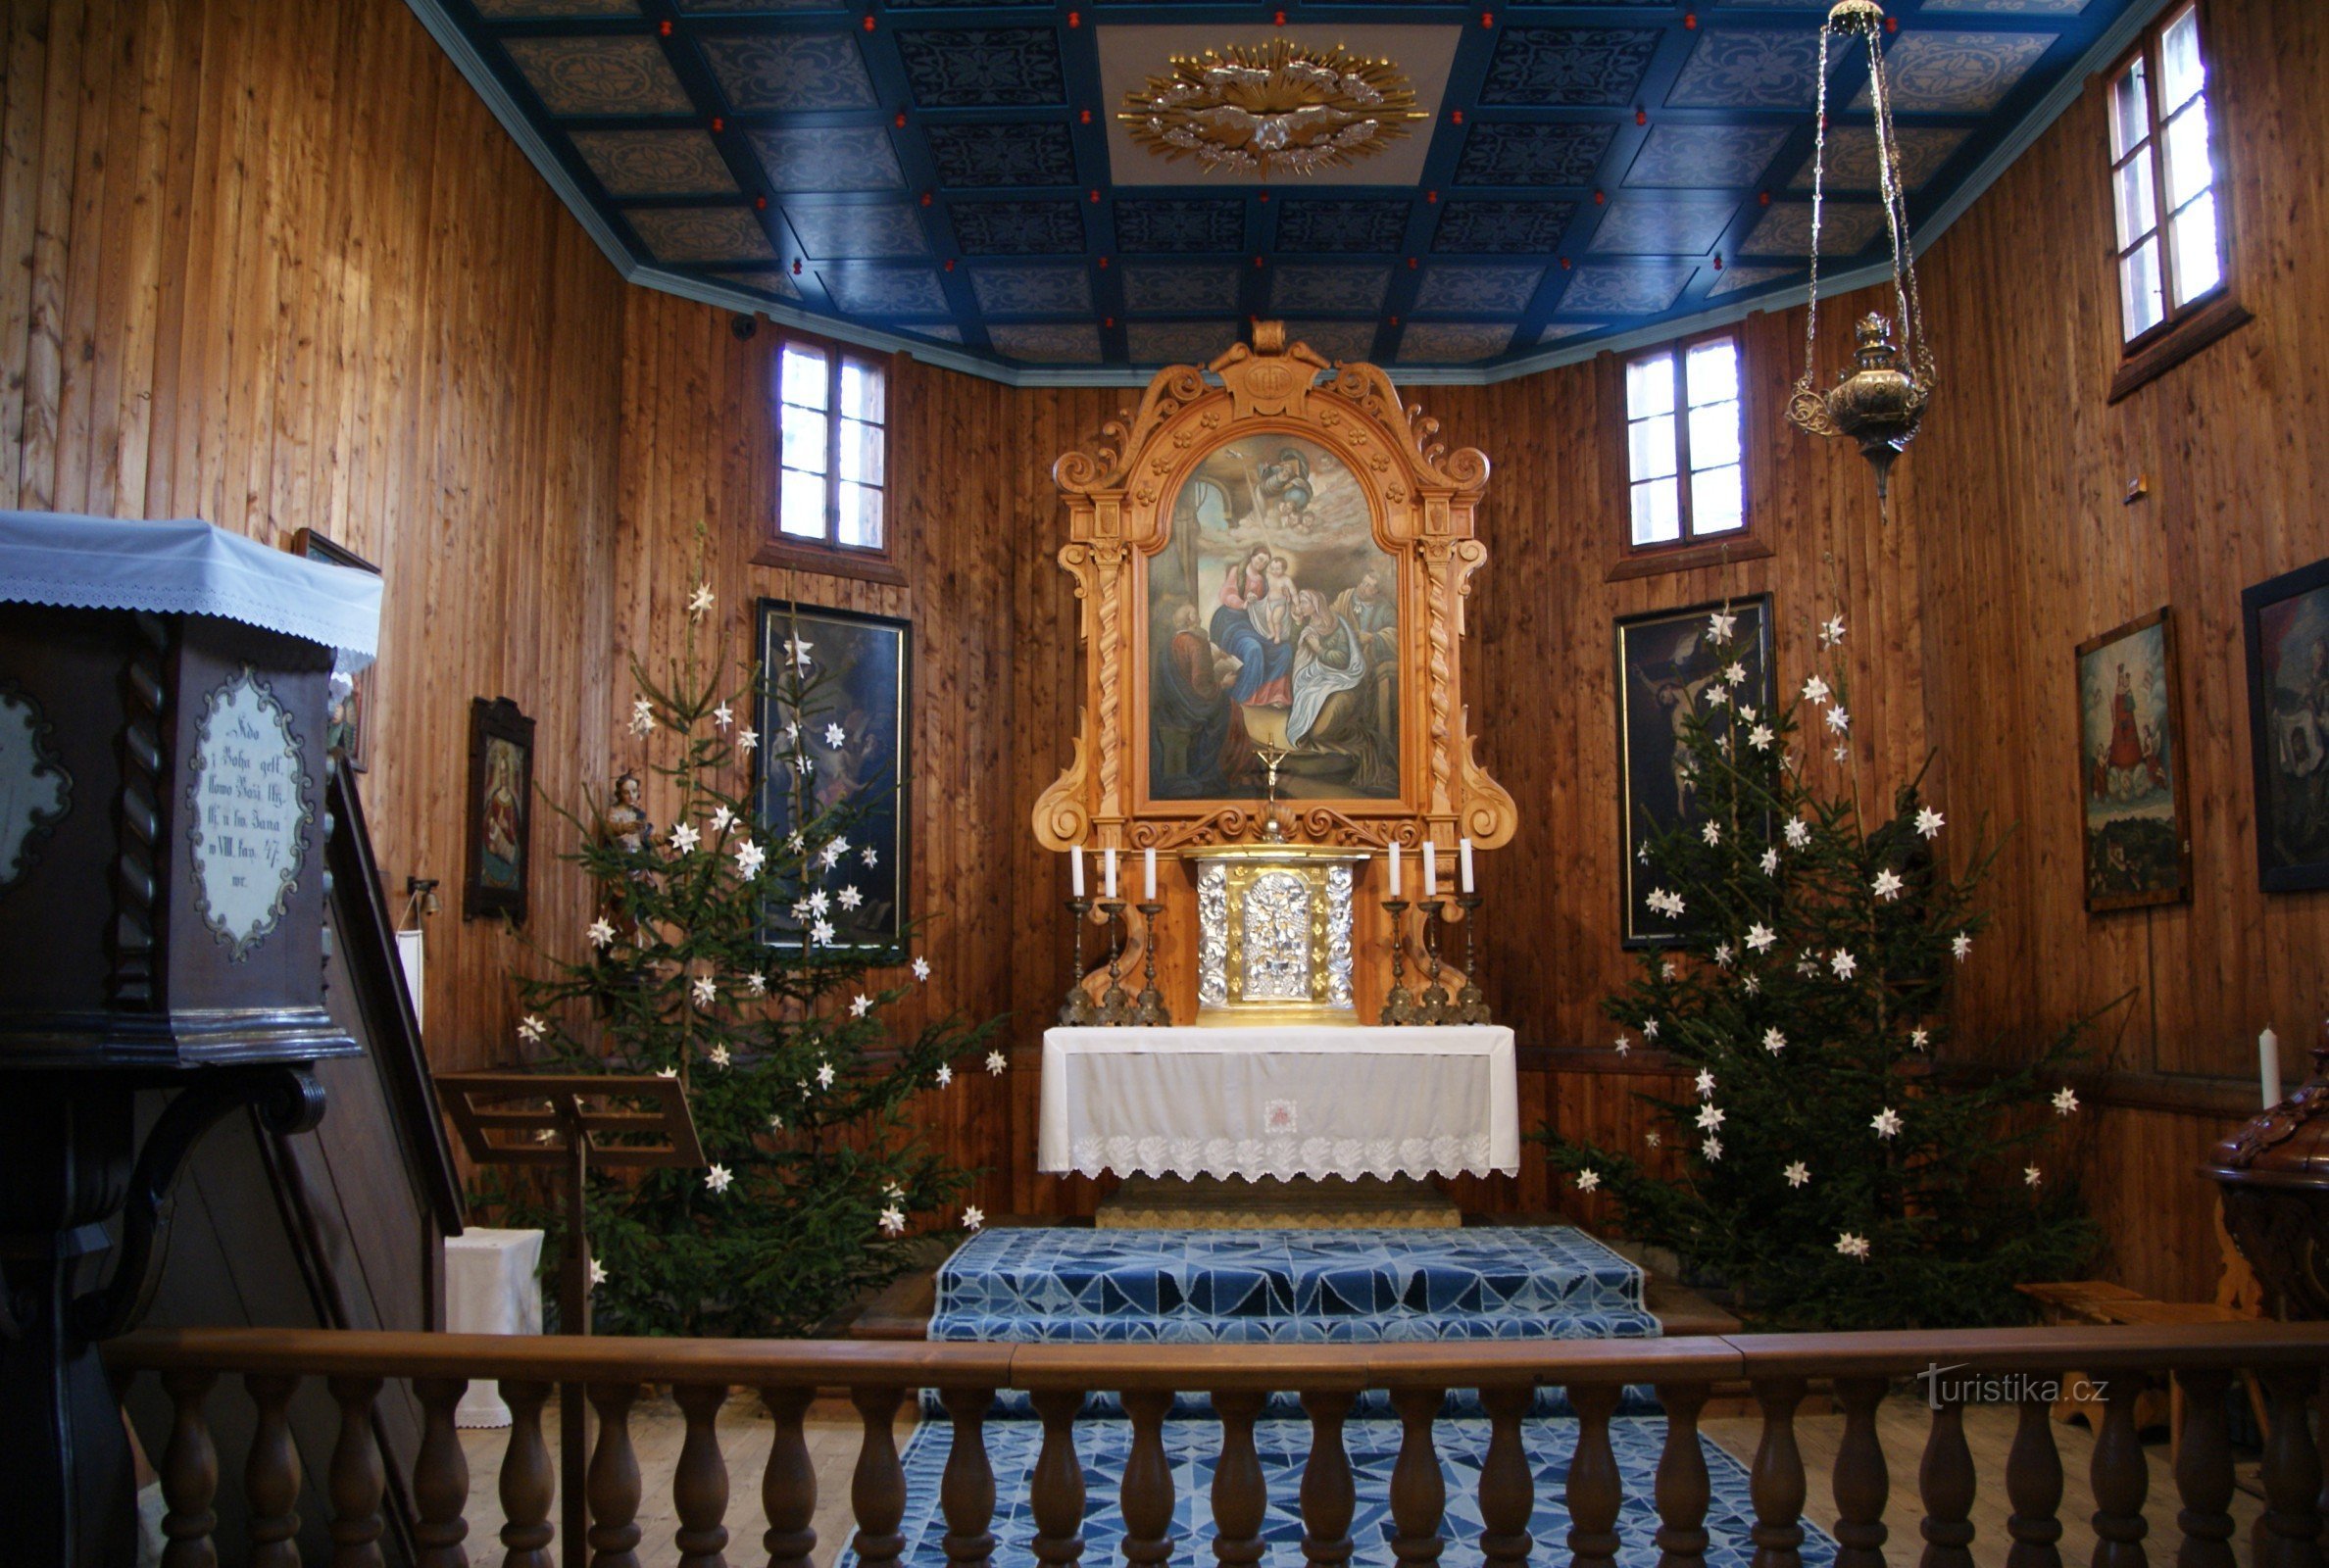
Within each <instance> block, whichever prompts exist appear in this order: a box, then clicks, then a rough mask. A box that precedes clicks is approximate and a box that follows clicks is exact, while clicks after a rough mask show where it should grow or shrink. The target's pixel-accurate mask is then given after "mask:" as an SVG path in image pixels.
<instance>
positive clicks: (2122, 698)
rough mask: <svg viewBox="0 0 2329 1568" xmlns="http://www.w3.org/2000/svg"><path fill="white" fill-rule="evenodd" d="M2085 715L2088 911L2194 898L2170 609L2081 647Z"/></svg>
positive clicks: (2083, 784) (2082, 717)
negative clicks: (2181, 778)
mask: <svg viewBox="0 0 2329 1568" xmlns="http://www.w3.org/2000/svg"><path fill="white" fill-rule="evenodd" d="M2078 712H2079V740H2080V746H2079V757H2080V767H2079V782H2080V785H2081V789H2080V791H2079V794H2080V799H2081V801H2082V803H2083V807H2084V816H2085V821H2084V828H2085V838H2086V903H2087V907H2088V908H2090V909H2124V908H2133V907H2140V906H2143V905H2149V904H2169V903H2173V902H2175V901H2176V900H2178V899H2182V898H2186V897H2188V896H2189V895H2190V891H2191V860H2190V855H2191V847H2190V845H2189V843H2188V842H2187V841H2186V839H2185V837H2184V823H2183V811H2182V808H2181V804H2180V800H2179V796H2180V794H2181V785H2180V781H2179V779H2178V777H2177V775H2178V774H2179V773H2181V772H2182V770H2183V760H2182V755H2181V754H2182V750H2183V734H2182V732H2181V728H2180V726H2179V724H2178V722H2177V718H2176V707H2175V626H2174V622H2173V621H2172V620H2171V619H2169V617H2168V613H2167V612H2166V611H2164V610H2159V611H2155V612H2153V613H2151V614H2148V615H2145V616H2143V617H2142V618H2141V619H2139V620H2132V621H2129V622H2128V623H2127V624H2126V625H2124V626H2119V627H2116V628H2114V629H2112V630H2110V631H2106V632H2105V633H2104V634H2103V635H2102V636H2100V637H2096V638H2092V639H2090V640H2089V641H2087V642H2084V643H2081V644H2079V647H2078Z"/></svg>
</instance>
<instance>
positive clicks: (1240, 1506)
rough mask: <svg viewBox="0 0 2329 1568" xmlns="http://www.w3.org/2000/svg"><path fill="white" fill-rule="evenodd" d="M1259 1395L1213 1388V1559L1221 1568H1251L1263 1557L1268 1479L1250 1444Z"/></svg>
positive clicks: (1257, 1455) (1257, 1453) (1260, 1456)
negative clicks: (1216, 1435)
mask: <svg viewBox="0 0 2329 1568" xmlns="http://www.w3.org/2000/svg"><path fill="white" fill-rule="evenodd" d="M1262 1404H1263V1396H1262V1395H1260V1394H1255V1393H1251V1392H1248V1391H1247V1390H1244V1389H1220V1390H1215V1391H1214V1397H1213V1407H1214V1413H1215V1414H1217V1415H1219V1416H1220V1418H1221V1453H1220V1457H1219V1458H1218V1459H1217V1460H1215V1461H1214V1483H1213V1516H1214V1558H1215V1560H1217V1561H1218V1562H1219V1563H1220V1565H1221V1568H1250V1565H1251V1564H1253V1563H1257V1562H1260V1561H1261V1560H1262V1550H1263V1548H1262V1523H1263V1520H1264V1518H1266V1517H1267V1515H1268V1513H1269V1483H1268V1482H1267V1481H1265V1480H1264V1479H1263V1475H1262V1455H1261V1453H1260V1452H1259V1451H1257V1450H1256V1448H1255V1447H1254V1418H1255V1417H1257V1416H1259V1415H1260V1414H1261V1413H1262Z"/></svg>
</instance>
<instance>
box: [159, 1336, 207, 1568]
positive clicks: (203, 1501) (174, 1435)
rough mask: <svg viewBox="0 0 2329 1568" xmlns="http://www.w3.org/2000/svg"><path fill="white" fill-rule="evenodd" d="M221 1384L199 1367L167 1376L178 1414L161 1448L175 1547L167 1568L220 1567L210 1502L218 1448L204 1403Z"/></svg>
mask: <svg viewBox="0 0 2329 1568" xmlns="http://www.w3.org/2000/svg"><path fill="white" fill-rule="evenodd" d="M218 1381H219V1375H218V1374H217V1373H216V1372H206V1371H203V1370H202V1369H201V1368H199V1367H178V1368H174V1369H173V1370H172V1371H168V1372H165V1373H163V1374H162V1387H163V1389H164V1390H165V1391H166V1392H167V1393H168V1394H169V1395H170V1402H171V1408H172V1410H173V1416H172V1418H171V1423H170V1445H169V1446H167V1447H165V1448H164V1449H163V1450H162V1500H163V1501H164V1502H166V1503H168V1504H169V1505H170V1506H169V1511H168V1512H167V1513H165V1514H163V1516H162V1534H163V1536H164V1538H165V1539H166V1540H168V1542H169V1543H170V1544H168V1545H167V1546H164V1547H163V1548H162V1568H218V1562H219V1551H218V1547H217V1545H216V1544H214V1543H213V1542H212V1541H211V1532H212V1531H214V1530H216V1529H218V1528H219V1516H218V1515H217V1514H216V1513H214V1512H213V1511H212V1510H211V1504H212V1503H213V1502H214V1501H216V1500H217V1498H218V1495H219V1450H218V1448H217V1447H216V1446H213V1444H212V1443H211V1435H210V1423H209V1422H208V1421H206V1420H204V1419H203V1414H202V1402H203V1400H204V1399H206V1398H208V1397H210V1391H211V1386H212V1385H213V1384H215V1383H217V1382H218Z"/></svg>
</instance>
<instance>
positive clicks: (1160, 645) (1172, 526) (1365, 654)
mask: <svg viewBox="0 0 2329 1568" xmlns="http://www.w3.org/2000/svg"><path fill="white" fill-rule="evenodd" d="M1169 530H1170V531H1169V533H1168V535H1167V537H1166V539H1165V545H1164V548H1163V549H1162V550H1160V551H1159V552H1158V553H1157V554H1156V555H1155V556H1154V557H1152V558H1151V559H1150V561H1149V566H1148V593H1147V609H1148V631H1149V646H1148V650H1147V652H1148V661H1149V662H1148V680H1147V683H1146V684H1147V694H1148V718H1149V759H1148V786H1149V788H1148V793H1149V797H1150V799H1152V800H1157V801H1212V800H1255V799H1260V798H1261V797H1262V796H1263V794H1264V777H1265V769H1264V764H1263V762H1262V760H1261V755H1260V754H1261V753H1262V752H1263V751H1264V750H1267V751H1269V752H1271V753H1278V752H1283V753H1285V754H1286V756H1285V760H1284V761H1283V762H1281V763H1280V764H1279V768H1278V793H1279V794H1280V795H1281V796H1282V797H1285V798H1287V799H1290V800H1303V799H1309V800H1333V799H1353V798H1356V799H1361V800H1397V799H1398V798H1399V795H1400V722H1399V703H1400V691H1399V685H1400V681H1399V660H1400V647H1401V641H1402V639H1403V638H1404V637H1405V636H1406V635H1407V634H1408V632H1407V628H1404V627H1402V626H1401V625H1400V623H1399V605H1400V594H1399V563H1398V561H1397V560H1396V559H1395V558H1393V557H1392V556H1391V555H1390V554H1388V553H1387V552H1385V551H1384V550H1382V549H1381V548H1379V547H1378V546H1377V545H1376V544H1375V540H1374V526H1373V507H1372V504H1371V502H1370V500H1369V497H1368V494H1367V490H1366V487H1365V486H1364V485H1363V483H1362V482H1361V481H1360V479H1359V477H1358V475H1356V474H1355V473H1353V472H1352V471H1351V469H1350V468H1349V467H1348V466H1346V465H1345V464H1344V463H1343V462H1342V461H1341V459H1339V458H1337V457H1336V456H1335V455H1334V454H1333V453H1332V452H1330V451H1328V450H1327V449H1326V448H1325V447H1323V446H1321V445H1320V444H1319V443H1317V442H1315V441H1313V440H1310V439H1307V438H1305V437H1303V436H1300V435H1295V434H1290V433H1287V432H1283V431H1272V432H1266V433H1263V434H1258V435H1251V436H1242V437H1239V438H1237V439H1235V440H1232V441H1229V442H1226V443H1224V444H1223V445H1221V446H1218V447H1216V448H1214V450H1213V451H1212V452H1211V453H1209V454H1208V455H1207V456H1206V457H1205V459H1204V460H1203V461H1202V462H1200V463H1199V464H1198V465H1197V466H1196V467H1195V468H1194V469H1192V470H1191V471H1190V473H1189V475H1188V477H1187V478H1186V479H1185V480H1184V481H1183V482H1182V484H1181V486H1180V489H1179V490H1178V492H1177V493H1176V494H1175V495H1174V497H1173V499H1172V504H1171V513H1170V519H1169Z"/></svg>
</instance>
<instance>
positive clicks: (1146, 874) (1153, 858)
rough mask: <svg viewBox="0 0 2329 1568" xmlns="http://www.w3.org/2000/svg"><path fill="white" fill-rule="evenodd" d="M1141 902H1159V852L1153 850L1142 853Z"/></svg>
mask: <svg viewBox="0 0 2329 1568" xmlns="http://www.w3.org/2000/svg"><path fill="white" fill-rule="evenodd" d="M1140 901H1141V902H1142V903H1143V904H1154V903H1156V902H1157V852H1156V851H1155V850H1153V849H1148V850H1142V851H1141V852H1140Z"/></svg>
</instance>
